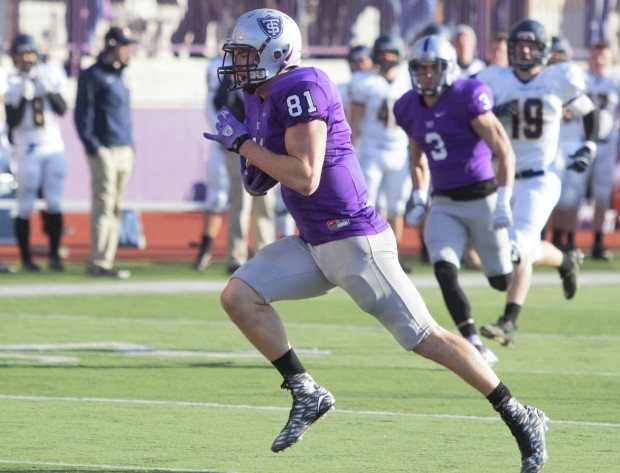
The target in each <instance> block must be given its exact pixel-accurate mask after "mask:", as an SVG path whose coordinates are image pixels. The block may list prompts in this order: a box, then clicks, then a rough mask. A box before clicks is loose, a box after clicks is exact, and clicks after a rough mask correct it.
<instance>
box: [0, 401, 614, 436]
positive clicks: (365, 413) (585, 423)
mask: <svg viewBox="0 0 620 473" xmlns="http://www.w3.org/2000/svg"><path fill="white" fill-rule="evenodd" d="M0 399H6V400H11V401H33V402H75V403H107V404H139V405H147V406H173V407H200V408H204V409H244V410H255V411H289V410H290V407H278V406H250V405H247V404H222V403H218V402H189V401H154V400H149V399H113V398H91V397H52V396H14V395H7V394H0ZM333 414H338V415H340V414H342V415H356V416H379V417H381V416H384V417H426V418H432V419H454V420H470V421H485V422H487V421H499V420H501V419H500V418H499V417H486V416H466V415H456V414H420V413H413V412H391V411H363V410H362V411H357V410H350V409H336V410H334V411H333V413H332V415H333ZM549 423H550V424H561V425H575V426H588V427H601V428H614V429H616V428H620V423H613V422H589V421H576V420H551V421H549Z"/></svg>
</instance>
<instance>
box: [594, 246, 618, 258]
mask: <svg viewBox="0 0 620 473" xmlns="http://www.w3.org/2000/svg"><path fill="white" fill-rule="evenodd" d="M591 256H592V259H593V260H598V261H611V260H612V259H614V255H613V253H612V252H611V251H609V250H607V248H605V247H604V246H603V245H594V247H593V248H592V255H591Z"/></svg>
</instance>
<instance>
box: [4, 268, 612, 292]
mask: <svg viewBox="0 0 620 473" xmlns="http://www.w3.org/2000/svg"><path fill="white" fill-rule="evenodd" d="M410 279H411V280H412V281H413V283H414V284H415V285H416V287H418V288H435V287H437V281H436V280H435V277H434V276H431V275H425V276H416V275H412V276H410ZM459 281H460V282H461V285H462V286H463V287H482V286H487V285H488V284H489V283H488V281H487V279H486V278H485V277H484V275H483V274H482V273H475V274H461V275H460V276H459ZM532 284H533V285H543V286H547V285H557V286H558V287H560V278H559V276H558V275H557V274H555V273H538V274H536V273H535V274H534V276H533V280H532ZM580 284H581V285H582V286H598V285H620V272H611V271H610V272H602V271H601V272H583V273H581V275H580ZM225 285H226V281H225V280H211V281H179V280H174V281H131V280H130V281H109V282H83V283H58V284H6V285H2V286H0V297H2V296H5V297H35V296H72V295H100V294H148V293H156V294H192V293H201V292H205V293H213V292H220V291H222V289H224V287H225Z"/></svg>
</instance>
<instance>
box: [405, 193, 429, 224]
mask: <svg viewBox="0 0 620 473" xmlns="http://www.w3.org/2000/svg"><path fill="white" fill-rule="evenodd" d="M412 197H413V207H412V208H411V210H410V211H409V212H407V215H405V221H406V222H407V225H410V226H412V227H419V226H420V224H421V223H422V219H423V218H424V215H425V214H426V203H427V202H428V192H426V191H425V190H422V189H414V190H413V194H412Z"/></svg>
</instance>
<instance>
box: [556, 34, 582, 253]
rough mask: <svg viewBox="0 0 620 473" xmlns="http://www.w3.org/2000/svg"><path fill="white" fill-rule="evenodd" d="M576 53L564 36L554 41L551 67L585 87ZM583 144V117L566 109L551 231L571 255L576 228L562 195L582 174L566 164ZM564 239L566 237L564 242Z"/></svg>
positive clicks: (561, 127)
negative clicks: (559, 183) (559, 190)
mask: <svg viewBox="0 0 620 473" xmlns="http://www.w3.org/2000/svg"><path fill="white" fill-rule="evenodd" d="M572 58H573V49H572V47H571V45H570V43H569V41H568V39H567V38H566V37H564V36H559V35H558V36H552V37H551V55H550V57H549V62H548V64H550V65H551V64H561V66H560V67H564V68H567V73H568V74H573V75H574V76H575V77H578V76H583V83H584V84H585V81H586V79H585V75H584V71H583V69H581V68H580V67H579V66H577V65H576V64H575V63H573V62H572ZM582 142H583V121H582V117H580V116H576V115H574V114H573V113H571V111H570V110H569V109H568V108H567V107H564V109H563V116H562V124H561V126H560V138H559V142H558V151H557V153H558V154H557V157H556V161H555V166H556V169H557V170H558V172H559V174H560V176H561V178H562V193H561V194H560V199H559V201H558V203H557V205H556V206H555V208H554V209H553V212H552V214H551V217H550V223H551V225H550V227H551V230H552V239H551V242H552V243H553V244H554V245H555V246H556V247H558V248H560V249H562V250H564V251H568V250H572V249H574V248H575V245H574V242H573V235H572V233H569V230H571V229H573V228H574V221H573V218H572V215H571V212H570V211H566V210H562V207H564V206H563V205H562V200H563V198H562V195H566V194H567V190H568V189H567V186H568V185H569V182H568V181H570V179H572V178H573V177H575V176H579V175H580V174H579V173H575V172H572V171H570V170H568V169H566V163H567V162H568V161H569V160H570V155H571V154H573V153H574V152H575V150H576V149H577V148H579V146H581V143H582ZM563 236H566V240H564V238H563Z"/></svg>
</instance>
